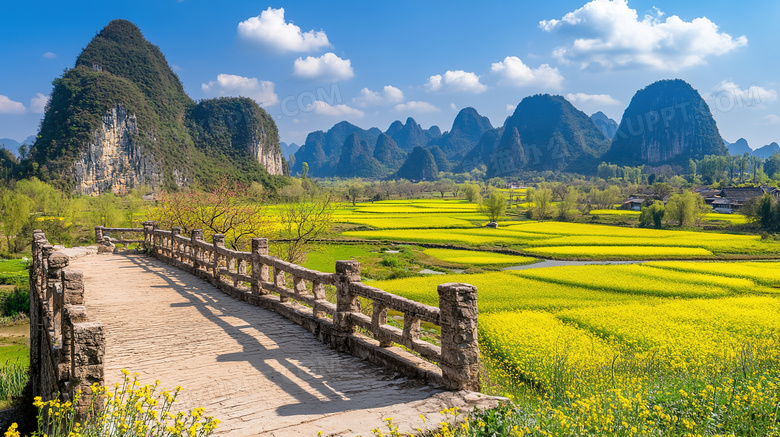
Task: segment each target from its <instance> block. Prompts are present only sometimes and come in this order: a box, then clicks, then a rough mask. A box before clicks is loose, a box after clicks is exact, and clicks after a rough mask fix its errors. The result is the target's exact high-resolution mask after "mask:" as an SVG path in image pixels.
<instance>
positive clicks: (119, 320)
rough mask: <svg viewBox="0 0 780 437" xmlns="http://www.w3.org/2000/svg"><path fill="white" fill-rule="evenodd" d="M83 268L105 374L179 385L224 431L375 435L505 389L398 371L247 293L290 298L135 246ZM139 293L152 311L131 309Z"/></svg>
mask: <svg viewBox="0 0 780 437" xmlns="http://www.w3.org/2000/svg"><path fill="white" fill-rule="evenodd" d="M73 267H77V268H79V269H81V270H83V272H84V281H85V284H86V287H87V290H88V293H87V305H88V307H89V311H90V313H91V317H93V318H94V319H95V320H100V321H101V322H103V323H104V327H105V328H104V329H105V333H106V357H105V366H106V368H105V369H106V370H105V372H106V375H107V377H108V380H107V381H106V382H107V383H108V384H109V385H110V384H112V383H113V382H115V381H118V380H120V378H121V374H120V373H119V371H120V369H122V368H127V369H128V370H129V371H130V372H138V373H140V374H141V376H140V378H141V380H142V381H152V380H154V379H159V380H160V381H161V382H162V386H164V387H175V386H177V385H181V386H182V387H184V391H183V392H182V395H181V397H180V402H181V404H180V405H179V406H180V408H183V409H187V408H193V407H204V408H205V409H206V413H207V414H209V415H213V416H214V417H216V418H219V419H220V420H222V421H223V423H222V424H221V425H220V427H219V428H218V431H217V434H219V435H230V436H255V435H265V436H312V435H317V432H318V431H323V432H324V435H349V436H354V435H363V436H368V435H371V429H373V428H376V427H380V426H382V419H383V418H386V417H393V419H394V420H395V422H397V423H401V424H403V425H402V428H401V431H403V432H412V431H413V430H414V428H415V427H423V426H424V425H423V423H422V420H421V419H420V418H419V415H420V414H424V415H426V416H427V417H428V419H429V420H430V421H432V422H433V423H437V422H438V421H439V420H440V419H441V415H440V414H439V412H440V411H441V410H443V409H445V408H450V407H453V406H459V407H461V408H462V409H464V410H468V409H470V408H472V407H474V406H480V407H483V408H484V407H487V406H492V405H495V403H496V398H490V397H481V396H480V395H478V394H473V393H465V392H442V391H441V390H440V389H437V388H434V387H433V386H430V385H426V384H421V383H418V382H415V381H412V380H408V379H406V378H396V377H394V376H393V375H391V374H389V373H387V372H385V371H382V370H380V368H379V367H378V366H376V365H374V364H370V363H368V362H366V361H363V360H361V359H359V358H356V357H353V356H350V355H347V354H342V353H338V352H336V351H335V350H333V349H331V348H329V347H328V346H327V345H325V344H323V342H322V340H321V339H318V337H317V334H312V333H310V332H307V330H305V329H303V328H301V327H300V326H298V325H296V324H295V323H292V322H290V321H289V320H287V319H285V318H284V317H282V316H280V315H279V314H276V313H274V312H271V311H267V310H264V309H262V308H258V307H257V306H254V305H251V304H250V303H249V302H250V301H254V300H261V299H266V300H268V301H269V302H271V301H273V300H274V299H276V305H278V309H279V311H281V310H282V308H286V309H287V311H290V314H288V316H290V317H295V314H297V313H292V304H291V303H286V304H280V303H278V298H276V297H275V296H259V295H252V294H251V293H249V292H244V293H240V294H238V293H237V294H236V296H237V297H239V298H240V299H241V300H238V299H234V298H233V297H231V296H228V295H226V294H225V293H227V291H225V293H223V292H222V291H219V290H217V289H216V288H215V287H213V286H212V285H210V284H208V283H206V282H205V281H203V280H201V279H198V278H196V277H195V276H192V275H190V274H188V273H185V272H183V271H181V270H179V269H176V268H174V267H171V266H168V265H166V264H164V263H162V262H160V261H157V260H154V259H151V258H147V257H143V256H137V255H130V256H120V255H109V256H105V257H92V258H89V259H83V260H78V261H75V262H74V265H73ZM346 270H348V271H352V273H355V272H354V269H346ZM353 277H354V275H353ZM357 277H358V278H359V276H357ZM106 283H122V284H123V287H122V289H121V291H120V290H117V289H115V288H113V287H106V286H105V284H106ZM225 290H228V288H225ZM231 295H233V292H231ZM242 300H247V302H244V301H242ZM138 302H143V312H142V313H140V312H139V313H137V314H136V313H133V312H129V311H128V308H137V306H138ZM310 320H314V318H313V317H312V318H311V319H310ZM304 322H305V321H303V320H301V323H304ZM320 323H322V326H325V325H327V320H324V321H322V322H320ZM320 334H322V335H325V336H327V335H328V334H327V333H326V332H323V333H320ZM348 338H349V341H350V342H358V341H359V340H358V339H357V337H348ZM351 348H352V349H353V350H356V351H360V350H363V351H365V352H366V353H375V352H374V351H376V350H379V351H385V350H387V349H382V348H373V349H371V348H369V347H367V346H364V347H362V348H361V347H358V346H357V345H356V344H355V345H353V346H352V347H351ZM390 349H394V348H390ZM397 356H398V355H393V354H389V353H388V355H387V358H388V360H393V359H398V358H397ZM429 366H431V367H433V366H432V365H430V364H429ZM422 367H424V364H422V363H421V368H422Z"/></svg>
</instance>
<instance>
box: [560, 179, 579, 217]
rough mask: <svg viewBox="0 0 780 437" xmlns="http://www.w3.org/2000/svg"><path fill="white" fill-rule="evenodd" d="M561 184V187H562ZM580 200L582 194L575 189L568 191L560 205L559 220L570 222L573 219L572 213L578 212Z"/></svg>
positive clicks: (568, 189)
mask: <svg viewBox="0 0 780 437" xmlns="http://www.w3.org/2000/svg"><path fill="white" fill-rule="evenodd" d="M562 185H563V184H560V185H559V186H562ZM579 199H580V192H579V191H577V189H576V188H574V187H569V188H567V189H566V193H564V195H563V198H562V199H561V201H560V202H559V203H558V218H560V219H561V220H570V219H571V218H572V217H571V215H572V211H576V210H577V204H578V202H579Z"/></svg>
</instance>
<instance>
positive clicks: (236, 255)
mask: <svg viewBox="0 0 780 437" xmlns="http://www.w3.org/2000/svg"><path fill="white" fill-rule="evenodd" d="M122 231H123V232H127V231H126V230H122ZM101 232H102V233H106V232H111V233H115V232H119V230H117V229H112V228H102V229H101ZM135 232H136V233H137V234H139V235H140V234H141V233H143V235H144V246H145V248H146V250H147V251H148V252H149V253H150V254H151V255H153V256H155V257H156V258H158V259H161V260H163V261H165V262H167V263H169V264H171V265H174V266H176V267H178V268H181V269H183V270H185V271H187V272H189V273H192V274H194V275H196V276H198V277H201V278H203V279H205V280H207V281H209V282H211V283H212V284H214V285H215V286H216V287H217V288H219V289H220V290H222V291H223V292H225V293H226V294H229V295H231V296H233V297H235V298H237V299H241V300H244V301H246V302H248V303H250V304H253V305H256V306H260V307H263V308H267V309H270V310H273V311H275V312H277V313H279V314H281V315H283V316H284V317H286V318H288V319H290V320H292V321H294V322H296V323H298V324H299V325H301V326H303V327H304V328H306V329H307V330H309V331H310V332H312V333H313V334H314V335H315V336H317V337H318V338H319V339H320V340H321V341H323V342H324V343H327V344H329V345H331V346H332V347H334V348H336V349H338V350H340V351H344V352H349V353H351V354H353V355H356V356H358V357H361V358H363V359H367V360H370V361H371V362H374V363H377V364H381V365H384V366H387V367H389V368H391V369H393V370H396V371H399V372H401V373H403V374H405V375H408V376H412V377H415V378H419V379H424V380H426V381H429V382H432V383H435V384H438V385H441V386H444V387H446V388H449V389H456V390H460V389H466V390H474V391H478V390H479V346H478V343H477V290H476V287H474V286H473V285H468V284H459V283H448V284H441V285H439V287H438V294H439V307H432V306H428V305H424V304H421V303H418V302H414V301H411V300H408V299H405V298H403V297H401V296H397V295H394V294H390V293H387V292H385V291H383V290H380V289H378V288H374V287H370V286H368V285H365V284H363V283H362V282H361V276H360V263H358V262H356V261H336V273H323V272H319V271H315V270H310V269H307V268H305V267H302V266H299V265H297V264H292V263H289V262H286V261H283V260H281V259H279V258H276V257H274V256H270V255H269V254H268V239H266V238H254V239H252V251H251V252H241V251H235V250H230V249H228V248H226V247H225V237H224V235H221V234H216V235H214V236H213V242H212V243H208V242H206V241H205V240H204V239H203V232H202V231H201V230H193V231H192V233H191V235H190V236H189V237H187V236H184V235H181V230H180V229H179V228H173V229H171V230H163V229H158V228H157V227H156V223H155V222H145V223H144V229H136V230H135ZM326 286H333V287H335V291H336V299H335V300H336V303H332V302H330V301H328V300H327V299H326V296H325V294H326ZM361 298H362V299H363V300H367V301H369V302H370V305H371V316H368V315H366V314H363V312H361ZM388 311H394V312H398V313H400V314H402V315H403V329H399V328H396V327H394V326H391V325H389V324H388V323H387V315H388ZM421 322H427V323H431V324H433V325H438V326H440V327H441V346H437V345H434V344H432V343H429V342H427V341H424V340H422V339H421V338H420V334H421V330H420V324H421ZM364 334H367V335H364ZM396 344H397V345H401V346H403V347H404V348H406V349H407V350H409V351H413V352H415V353H416V354H418V355H419V356H421V357H423V358H425V359H426V360H428V361H426V360H422V359H420V358H419V357H418V356H416V355H415V354H413V353H410V352H408V351H407V350H404V349H403V348H399V347H397V346H395V345H396ZM432 363H437V364H438V366H436V365H434V364H432Z"/></svg>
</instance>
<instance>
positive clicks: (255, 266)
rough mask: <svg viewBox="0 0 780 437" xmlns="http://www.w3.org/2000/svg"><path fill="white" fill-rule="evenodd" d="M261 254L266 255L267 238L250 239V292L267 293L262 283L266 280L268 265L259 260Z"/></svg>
mask: <svg viewBox="0 0 780 437" xmlns="http://www.w3.org/2000/svg"><path fill="white" fill-rule="evenodd" d="M261 255H268V239H267V238H253V239H252V294H268V291H267V290H264V289H263V286H262V283H263V282H268V280H269V274H268V266H267V265H266V264H263V263H262V262H260V256H261Z"/></svg>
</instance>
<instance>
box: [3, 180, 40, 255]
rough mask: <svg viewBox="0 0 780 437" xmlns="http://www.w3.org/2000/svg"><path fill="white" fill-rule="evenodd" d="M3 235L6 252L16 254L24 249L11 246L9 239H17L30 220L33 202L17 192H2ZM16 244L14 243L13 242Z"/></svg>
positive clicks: (15, 245)
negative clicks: (6, 245)
mask: <svg viewBox="0 0 780 437" xmlns="http://www.w3.org/2000/svg"><path fill="white" fill-rule="evenodd" d="M2 201H3V213H2V219H3V233H4V234H5V240H6V243H7V244H8V251H9V252H13V253H17V252H20V251H21V250H23V249H24V247H18V246H19V245H17V244H14V245H11V239H12V238H13V239H14V240H16V239H17V234H18V233H19V232H20V231H21V230H22V228H23V227H24V225H25V224H27V222H28V221H29V219H30V211H31V210H32V207H33V205H34V202H33V201H32V200H31V199H30V198H29V197H27V196H26V195H24V194H22V193H21V192H18V191H11V190H6V191H5V192H3V197H2ZM14 242H15V243H16V241H14Z"/></svg>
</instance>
